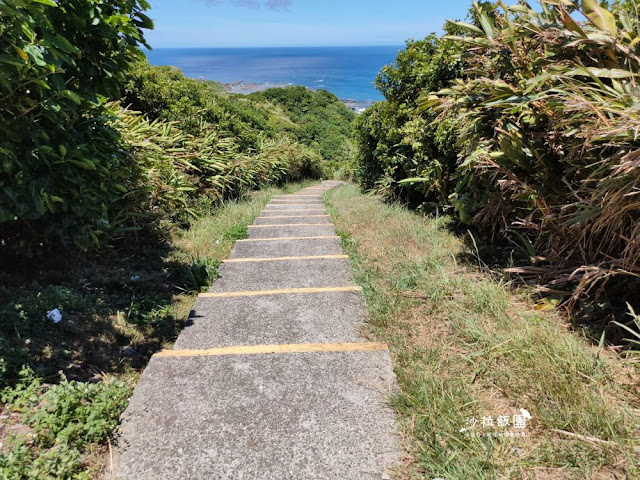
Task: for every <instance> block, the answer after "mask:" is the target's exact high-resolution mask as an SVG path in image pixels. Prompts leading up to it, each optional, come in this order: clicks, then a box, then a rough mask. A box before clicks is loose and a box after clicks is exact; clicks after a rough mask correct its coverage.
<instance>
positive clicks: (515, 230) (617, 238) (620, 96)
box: [358, 0, 640, 311]
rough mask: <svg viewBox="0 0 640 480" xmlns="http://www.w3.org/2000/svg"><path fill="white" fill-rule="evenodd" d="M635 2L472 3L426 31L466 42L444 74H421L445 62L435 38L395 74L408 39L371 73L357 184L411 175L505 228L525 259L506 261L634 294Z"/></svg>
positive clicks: (572, 292) (638, 145)
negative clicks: (469, 11)
mask: <svg viewBox="0 0 640 480" xmlns="http://www.w3.org/2000/svg"><path fill="white" fill-rule="evenodd" d="M633 7H634V3H633V2H621V3H618V4H616V5H614V6H613V7H611V8H609V9H607V8H605V7H603V6H601V5H600V4H598V3H597V2H595V1H594V0H584V1H582V2H581V3H580V4H579V5H578V4H577V3H575V2H570V1H562V2H555V1H554V2H551V1H548V2H547V1H543V2H541V7H540V8H539V9H531V8H530V7H529V6H527V5H526V4H518V5H514V6H512V7H505V6H504V5H502V4H501V3H497V4H494V5H490V4H483V5H479V4H475V7H474V9H473V18H474V21H473V23H471V24H464V23H460V22H455V23H450V24H449V27H447V28H449V29H451V28H455V29H456V30H457V32H452V31H449V32H448V33H449V35H446V36H444V37H442V38H441V39H437V40H435V39H433V38H432V39H431V40H430V41H432V42H435V43H436V45H439V46H441V47H443V46H444V45H447V47H444V48H445V51H447V49H449V48H451V49H453V51H454V52H456V51H458V52H462V54H461V55H460V56H459V57H458V58H459V60H460V61H461V62H462V64H461V67H462V70H461V72H460V73H459V74H456V72H453V73H454V74H455V75H453V76H454V77H455V76H457V78H453V77H452V76H448V75H446V74H445V75H440V77H439V78H440V79H442V80H445V83H444V84H440V85H434V83H429V82H425V78H429V75H430V71H431V68H432V64H437V63H440V60H439V59H438V58H437V56H438V50H437V49H436V51H432V50H428V49H427V48H425V47H424V46H423V47H422V49H421V52H423V54H424V55H425V56H426V61H423V62H422V63H421V62H420V61H415V62H413V63H412V64H411V68H410V69H409V72H410V74H402V73H403V71H405V70H406V69H404V70H403V65H404V63H405V60H404V59H405V58H406V57H408V56H410V55H411V47H412V44H411V43H410V44H409V45H408V47H409V48H408V49H407V51H406V52H404V53H402V54H401V55H400V57H399V59H398V61H397V62H396V65H394V66H392V67H388V68H387V69H386V71H383V74H382V79H384V78H385V76H386V77H387V78H389V81H387V82H386V83H385V82H381V81H380V79H379V81H378V84H379V86H380V87H381V89H382V91H383V92H384V93H385V95H386V96H387V102H386V103H387V105H381V106H377V107H376V108H375V109H373V110H372V111H371V112H370V113H368V114H367V115H366V116H365V117H363V118H362V119H361V120H360V121H359V126H358V132H359V143H360V149H361V152H362V157H361V158H362V163H363V165H362V167H363V168H362V174H363V185H365V186H367V187H371V186H373V185H374V184H375V183H376V182H377V183H379V184H380V183H382V184H383V186H385V187H386V188H387V190H388V191H390V193H392V194H396V195H400V196H404V197H405V198H408V199H410V200H411V201H415V198H412V197H411V196H410V195H408V194H407V193H406V190H404V189H405V188H406V187H407V185H412V187H411V188H412V189H414V192H415V189H416V188H422V189H423V192H422V194H421V195H420V197H419V199H418V200H419V201H430V200H432V198H431V196H430V194H431V192H432V191H436V192H439V195H438V197H439V199H440V201H441V202H444V203H445V204H449V205H452V206H454V207H455V209H456V211H457V213H458V216H459V219H460V220H462V221H463V222H465V223H469V224H472V225H473V226H474V227H476V228H477V229H478V230H479V231H480V232H482V233H485V234H486V235H487V237H488V238H493V239H498V238H505V237H506V238H508V239H510V241H512V242H513V243H515V244H517V245H518V248H519V250H520V251H521V252H522V253H525V254H526V256H527V257H528V258H529V259H530V261H531V262H533V264H532V265H529V266H520V267H518V268H514V269H511V270H510V271H511V272H517V273H518V274H520V275H523V276H527V275H530V276H533V277H534V278H535V279H536V281H542V282H543V283H546V284H547V287H546V288H545V289H544V290H545V291H547V292H551V293H555V294H559V295H560V296H564V297H565V298H567V297H570V298H571V299H572V303H573V304H576V302H579V301H590V300H591V299H593V298H597V297H598V295H597V294H598V293H602V292H603V291H604V290H603V289H605V290H606V291H607V293H608V294H609V295H608V298H609V300H610V301H613V302H616V301H617V302H622V301H623V300H625V299H628V300H631V299H632V298H633V296H634V295H633V294H634V293H635V290H634V289H636V288H637V282H636V281H635V280H634V279H636V278H637V274H638V273H640V231H639V230H638V229H639V228H640V227H639V225H640V221H639V220H640V203H639V202H638V200H637V189H638V179H639V178H640V175H639V173H640V171H639V170H638V165H639V163H638V158H640V141H639V140H638V136H637V132H638V130H639V128H640V117H639V116H638V108H637V106H638V104H639V103H640V102H639V100H640V89H639V88H638V84H637V82H638V73H637V72H638V71H639V68H640V22H639V21H638V13H637V11H636V10H635V9H634V8H633ZM579 14H581V15H579ZM579 18H584V19H585V20H584V21H579V20H578V19H579ZM414 57H418V58H419V56H418V55H414ZM455 61H456V60H450V62H455ZM390 73H391V74H393V75H394V76H391V77H390ZM447 83H448V85H447ZM388 85H391V86H392V87H393V88H392V91H389V89H388ZM443 87H444V88H443ZM385 89H386V90H385ZM398 89H399V90H400V91H406V92H408V93H407V95H406V97H405V98H407V100H406V102H405V103H406V104H408V105H409V107H408V108H407V109H406V110H402V109H398V108H397V105H403V103H402V100H400V101H398V99H397V95H395V91H397V90H398ZM401 98H403V97H401ZM416 106H417V108H416ZM425 119H426V121H427V122H428V123H427V124H426V126H425V127H422V125H424V124H423V123H422V122H424V121H425ZM394 127H395V130H394ZM416 127H418V128H416ZM443 128H444V131H442V129H443ZM450 129H451V130H450ZM434 131H435V132H436V133H435V134H434V133H433V132H434ZM379 132H383V133H384V135H380V134H379ZM441 133H442V134H441ZM451 133H454V134H455V136H454V137H453V138H455V140H456V144H455V145H454V144H453V143H452V142H451V141H450V138H451V137H450V136H449V135H450V134H451ZM376 142H378V143H379V144H376ZM408 146H411V148H408ZM434 152H435V155H434ZM456 153H457V157H458V158H457V160H456V161H453V162H452V161H451V160H452V158H453V157H452V156H451V155H452V154H453V155H455V154H456ZM442 159H445V161H442ZM404 177H415V178H410V179H406V178H404ZM443 179H446V181H443ZM452 180H455V181H452ZM443 187H444V188H443ZM616 279H617V280H616ZM623 279H626V280H623ZM582 306H583V307H585V308H587V307H588V305H587V304H586V303H584V304H583V305H582ZM588 308H590V307H588ZM588 308H587V310H584V311H588Z"/></svg>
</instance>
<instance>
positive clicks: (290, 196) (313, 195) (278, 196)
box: [271, 193, 322, 198]
mask: <svg viewBox="0 0 640 480" xmlns="http://www.w3.org/2000/svg"><path fill="white" fill-rule="evenodd" d="M296 197H316V198H322V195H318V194H317V193H312V194H310V195H306V194H304V193H300V194H297V193H291V194H289V195H274V196H273V197H271V198H296Z"/></svg>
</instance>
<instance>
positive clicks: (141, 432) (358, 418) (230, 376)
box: [114, 351, 398, 480]
mask: <svg viewBox="0 0 640 480" xmlns="http://www.w3.org/2000/svg"><path fill="white" fill-rule="evenodd" d="M393 388H394V376H393V373H392V368H391V363H390V359H389V354H388V352H386V351H374V352H340V353H335V352H334V353H302V354H300V353H298V354H266V355H230V356H215V357H197V356H196V357H179V358H163V357H154V358H152V359H151V361H150V363H149V365H148V367H147V368H146V370H145V371H144V373H143V375H142V377H141V379H140V382H139V383H138V386H137V387H136V390H135V392H134V394H133V397H132V399H131V403H130V405H129V408H128V409H127V411H126V413H125V414H124V416H123V419H122V420H123V422H122V432H123V439H126V440H123V441H122V442H121V443H120V444H119V449H118V451H117V452H116V455H115V458H114V465H115V478H118V479H119V480H165V479H167V480H169V479H171V480H173V479H178V478H180V479H193V480H196V479H197V480H203V479H217V480H226V479H229V480H231V479H234V480H235V479H255V480H258V479H264V480H273V479H278V480H289V479H290V480H301V479H305V480H308V479H319V480H320V479H321V480H360V479H381V478H388V476H387V469H388V468H389V467H391V466H392V465H393V464H394V462H395V461H396V460H397V458H398V447H397V439H396V438H395V437H394V435H393V434H390V432H393V431H394V430H395V425H394V416H393V413H392V412H391V411H390V409H389V408H388V407H386V406H385V405H384V400H385V396H386V394H387V393H389V392H390V391H392V389H393Z"/></svg>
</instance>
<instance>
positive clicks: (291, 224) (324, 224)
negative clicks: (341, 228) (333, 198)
mask: <svg viewBox="0 0 640 480" xmlns="http://www.w3.org/2000/svg"><path fill="white" fill-rule="evenodd" d="M262 218H265V217H262ZM268 218H274V217H268ZM328 226H333V223H272V224H271V225H249V228H270V227H328Z"/></svg>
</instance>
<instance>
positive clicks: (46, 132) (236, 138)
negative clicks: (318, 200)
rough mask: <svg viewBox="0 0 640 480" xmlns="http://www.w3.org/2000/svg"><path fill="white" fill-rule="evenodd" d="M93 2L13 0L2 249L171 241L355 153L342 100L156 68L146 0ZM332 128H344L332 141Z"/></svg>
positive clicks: (2, 92)
mask: <svg viewBox="0 0 640 480" xmlns="http://www.w3.org/2000/svg"><path fill="white" fill-rule="evenodd" d="M119 3H122V5H119ZM92 5H93V4H92V2H88V1H83V0H77V1H73V2H70V3H64V4H56V3H54V2H49V1H42V2H26V3H25V2H21V1H17V0H15V1H9V2H3V3H2V4H1V5H0V16H1V17H0V18H1V20H2V26H0V33H2V37H1V40H0V42H1V43H0V45H1V46H2V52H3V54H4V57H2V58H3V60H2V63H0V98H2V104H1V106H0V120H1V122H0V123H1V125H2V126H1V127H0V137H1V138H2V144H1V145H0V165H1V166H2V177H1V187H2V188H1V189H0V225H1V226H2V231H1V233H2V236H1V239H2V242H1V244H0V255H2V254H3V253H5V252H6V253H8V254H10V255H13V254H23V255H27V256H33V255H37V254H38V253H39V252H44V251H47V249H48V248H50V247H54V248H55V247H57V246H60V245H61V246H64V247H79V248H81V249H84V250H87V249H89V248H95V247H104V246H108V245H114V244H115V243H117V242H118V241H121V240H122V239H125V238H130V237H131V233H132V232H134V233H136V234H140V233H144V234H146V233H153V234H156V235H160V236H162V235H165V234H166V232H167V228H168V227H171V226H173V225H177V226H184V225H188V223H189V222H190V221H191V220H192V219H193V218H195V217H197V216H198V215H199V214H201V213H203V212H206V211H207V209H208V208H209V207H210V206H211V205H215V204H216V203H218V202H220V201H222V200H224V199H226V198H236V197H238V196H240V195H242V194H243V192H246V191H247V190H250V189H253V188H256V187H260V186H262V185H267V184H270V183H281V182H285V181H289V180H300V179H302V178H319V177H322V176H324V175H332V174H333V170H335V169H336V167H337V159H339V158H341V157H342V156H344V155H347V154H348V153H349V152H350V150H351V148H350V143H349V139H348V135H349V131H350V124H351V120H352V118H353V114H352V113H351V112H350V111H349V109H348V108H347V107H345V106H344V105H343V104H342V103H340V102H339V101H338V99H337V98H336V97H335V96H333V95H331V94H329V93H327V92H311V91H308V90H306V89H302V88H291V89H286V90H284V91H282V92H280V93H278V94H273V93H271V94H269V93H265V95H272V96H273V98H270V97H267V96H264V97H253V98H249V97H244V96H239V95H230V94H226V93H224V92H222V91H221V89H220V88H219V85H216V84H215V83H213V82H206V81H198V80H192V79H188V78H186V77H184V75H182V73H180V72H179V71H178V70H177V69H175V68H171V67H151V66H149V65H148V64H147V63H146V61H145V60H144V55H143V53H142V52H141V50H140V46H141V45H146V43H145V40H144V29H145V28H151V27H152V26H153V24H152V22H151V21H150V20H149V18H148V17H147V16H146V15H145V14H144V13H142V12H143V11H144V9H146V8H148V5H147V4H146V2H143V1H141V2H111V3H109V5H110V7H108V8H106V7H105V8H103V9H95V8H93V7H92ZM94 40H95V41H94ZM305 102H306V103H307V105H308V108H305V111H304V112H295V114H294V113H291V112H290V106H291V105H292V104H294V103H300V104H302V103H305ZM323 122H336V124H335V125H328V126H325V127H321V124H322V123H323ZM320 128H326V129H329V130H336V131H339V132H341V136H335V137H333V138H332V140H331V141H328V140H320V142H318V138H319V137H320V135H321V134H320V133H318V132H319V129H320Z"/></svg>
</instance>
